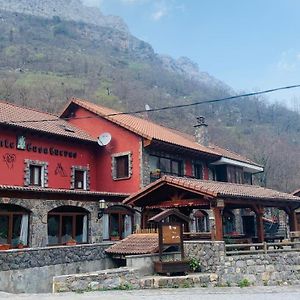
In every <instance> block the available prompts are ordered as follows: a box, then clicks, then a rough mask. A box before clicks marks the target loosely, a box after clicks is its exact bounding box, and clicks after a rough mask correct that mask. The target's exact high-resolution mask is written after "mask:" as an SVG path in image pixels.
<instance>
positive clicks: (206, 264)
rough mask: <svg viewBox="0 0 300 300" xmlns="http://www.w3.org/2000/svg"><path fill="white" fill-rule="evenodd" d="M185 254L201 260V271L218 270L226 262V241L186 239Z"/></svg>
mask: <svg viewBox="0 0 300 300" xmlns="http://www.w3.org/2000/svg"><path fill="white" fill-rule="evenodd" d="M184 254H185V256H186V257H187V258H196V259H198V260H199V261H200V266H201V272H218V271H219V270H220V269H221V268H222V267H223V266H224V262H225V244H224V242H217V241H215V242H212V241H185V242H184Z"/></svg>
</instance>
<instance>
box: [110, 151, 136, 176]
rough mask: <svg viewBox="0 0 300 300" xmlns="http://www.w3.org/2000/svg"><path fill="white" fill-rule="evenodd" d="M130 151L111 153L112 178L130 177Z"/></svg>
mask: <svg viewBox="0 0 300 300" xmlns="http://www.w3.org/2000/svg"><path fill="white" fill-rule="evenodd" d="M131 166H132V164H131V153H130V152H123V153H117V154H113V155H112V177H113V179H114V180H118V179H127V178H130V176H131V173H132V170H131V169H132V167H131Z"/></svg>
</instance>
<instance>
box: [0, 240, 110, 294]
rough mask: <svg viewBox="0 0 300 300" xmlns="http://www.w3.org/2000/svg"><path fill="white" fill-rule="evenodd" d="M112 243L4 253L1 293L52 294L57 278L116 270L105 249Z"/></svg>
mask: <svg viewBox="0 0 300 300" xmlns="http://www.w3.org/2000/svg"><path fill="white" fill-rule="evenodd" d="M110 245H111V243H101V244H90V245H76V246H72V247H69V246H60V247H48V248H35V249H22V250H8V251H0V290H1V291H6V292H11V293H24V292H50V291H51V290H52V278H53V277H54V276H57V275H64V274H74V273H84V272H90V271H99V270H103V269H108V268H112V267H114V264H113V262H112V260H111V259H110V258H109V257H108V256H107V255H106V253H105V249H106V248H107V247H109V246H110Z"/></svg>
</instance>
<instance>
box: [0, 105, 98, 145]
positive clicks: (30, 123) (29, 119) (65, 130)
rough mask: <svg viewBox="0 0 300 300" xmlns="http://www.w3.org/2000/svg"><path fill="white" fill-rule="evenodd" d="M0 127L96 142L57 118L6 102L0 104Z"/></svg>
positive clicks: (86, 134)
mask: <svg viewBox="0 0 300 300" xmlns="http://www.w3.org/2000/svg"><path fill="white" fill-rule="evenodd" d="M0 125H5V126H7V125H8V126H12V127H18V128H21V129H28V130H33V131H39V132H43V133H47V134H54V135H59V136H63V137H67V138H72V139H77V140H85V141H92V142H96V140H95V138H93V137H92V136H90V135H89V134H88V133H86V132H84V131H83V130H81V129H79V128H77V127H75V126H73V125H72V124H70V123H68V122H67V121H65V120H62V119H60V118H59V117H58V116H55V115H52V114H48V113H44V112H40V111H37V110H35V109H32V108H26V107H21V106H18V105H15V104H11V103H7V102H0Z"/></svg>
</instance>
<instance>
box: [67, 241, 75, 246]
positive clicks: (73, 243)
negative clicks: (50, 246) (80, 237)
mask: <svg viewBox="0 0 300 300" xmlns="http://www.w3.org/2000/svg"><path fill="white" fill-rule="evenodd" d="M66 245H67V246H75V245H76V241H68V242H66Z"/></svg>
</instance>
